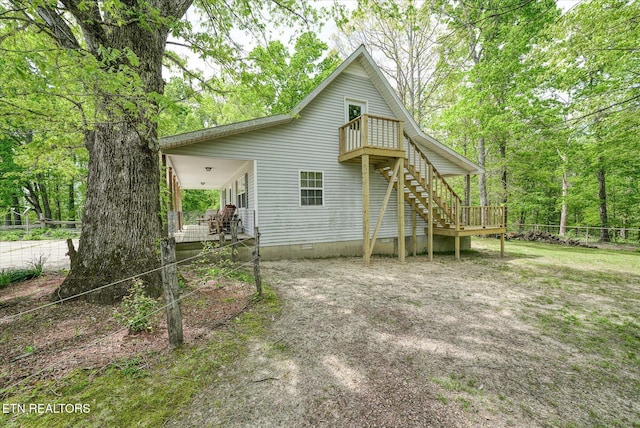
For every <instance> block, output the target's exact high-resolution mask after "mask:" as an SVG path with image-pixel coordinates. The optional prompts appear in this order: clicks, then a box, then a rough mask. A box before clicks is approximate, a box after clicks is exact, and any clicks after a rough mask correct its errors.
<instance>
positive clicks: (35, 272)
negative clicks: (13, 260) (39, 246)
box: [0, 256, 46, 288]
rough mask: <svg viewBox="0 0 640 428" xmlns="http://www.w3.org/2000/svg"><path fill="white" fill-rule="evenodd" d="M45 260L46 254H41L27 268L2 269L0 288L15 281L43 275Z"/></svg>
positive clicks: (0, 272)
mask: <svg viewBox="0 0 640 428" xmlns="http://www.w3.org/2000/svg"><path fill="white" fill-rule="evenodd" d="M45 260H46V258H45V257H44V256H40V258H38V259H35V260H33V261H32V262H31V263H30V267H28V268H26V269H2V270H1V271H0V288H2V287H5V286H7V285H9V284H12V283H14V282H20V281H26V280H27V279H31V278H37V277H39V276H40V275H42V269H43V267H44V262H45Z"/></svg>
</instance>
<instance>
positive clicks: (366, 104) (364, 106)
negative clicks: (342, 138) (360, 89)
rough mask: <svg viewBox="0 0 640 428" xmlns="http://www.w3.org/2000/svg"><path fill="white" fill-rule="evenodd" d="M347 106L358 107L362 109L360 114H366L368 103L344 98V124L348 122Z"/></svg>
mask: <svg viewBox="0 0 640 428" xmlns="http://www.w3.org/2000/svg"><path fill="white" fill-rule="evenodd" d="M349 104H352V105H359V106H360V107H362V112H361V114H368V112H369V102H368V101H367V100H359V99H356V98H347V97H345V98H344V123H347V122H349Z"/></svg>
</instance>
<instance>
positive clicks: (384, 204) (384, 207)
mask: <svg viewBox="0 0 640 428" xmlns="http://www.w3.org/2000/svg"><path fill="white" fill-rule="evenodd" d="M398 168H400V163H399V162H398V160H397V159H396V163H395V165H394V166H393V174H392V175H391V178H390V179H389V185H388V186H387V193H385V195H384V199H383V201H382V207H381V208H380V213H379V214H378V221H377V222H376V227H375V229H373V237H372V238H371V244H370V245H369V257H371V254H372V253H373V249H374V248H375V246H376V239H377V237H378V232H379V231H380V226H382V219H383V217H384V213H385V211H386V210H387V205H388V204H389V198H390V197H391V191H392V190H393V180H395V179H396V178H397V177H398Z"/></svg>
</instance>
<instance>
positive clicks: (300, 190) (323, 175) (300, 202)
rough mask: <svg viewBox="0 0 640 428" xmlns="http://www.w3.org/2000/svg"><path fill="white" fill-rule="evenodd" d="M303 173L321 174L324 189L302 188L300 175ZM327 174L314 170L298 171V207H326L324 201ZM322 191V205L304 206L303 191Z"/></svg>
mask: <svg viewBox="0 0 640 428" xmlns="http://www.w3.org/2000/svg"><path fill="white" fill-rule="evenodd" d="M303 172H314V173H318V172H319V173H320V174H322V187H302V185H301V183H300V174H301V173H303ZM325 178H326V176H325V173H324V171H318V170H313V169H299V170H298V176H297V179H298V206H300V207H301V208H322V207H324V201H325V195H326V193H325V191H324V183H325ZM305 189H308V190H322V205H302V190H305Z"/></svg>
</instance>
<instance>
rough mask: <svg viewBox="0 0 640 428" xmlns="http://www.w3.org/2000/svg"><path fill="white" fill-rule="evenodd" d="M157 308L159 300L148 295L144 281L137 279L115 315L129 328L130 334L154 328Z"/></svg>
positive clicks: (119, 321) (118, 320) (117, 319)
mask: <svg viewBox="0 0 640 428" xmlns="http://www.w3.org/2000/svg"><path fill="white" fill-rule="evenodd" d="M157 309H158V301H157V300H155V299H152V298H151V297H149V296H147V294H146V293H145V291H144V285H143V282H142V281H141V280H139V279H136V280H134V281H133V286H132V287H131V288H130V289H129V292H128V293H127V295H126V296H124V298H123V299H122V303H120V306H118V307H117V308H116V310H115V311H114V313H113V316H114V318H115V319H116V321H117V322H118V323H120V324H122V325H124V326H125V327H127V328H128V329H129V334H136V333H141V332H143V331H152V330H153V318H154V317H153V315H155V313H156V310H157Z"/></svg>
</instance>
